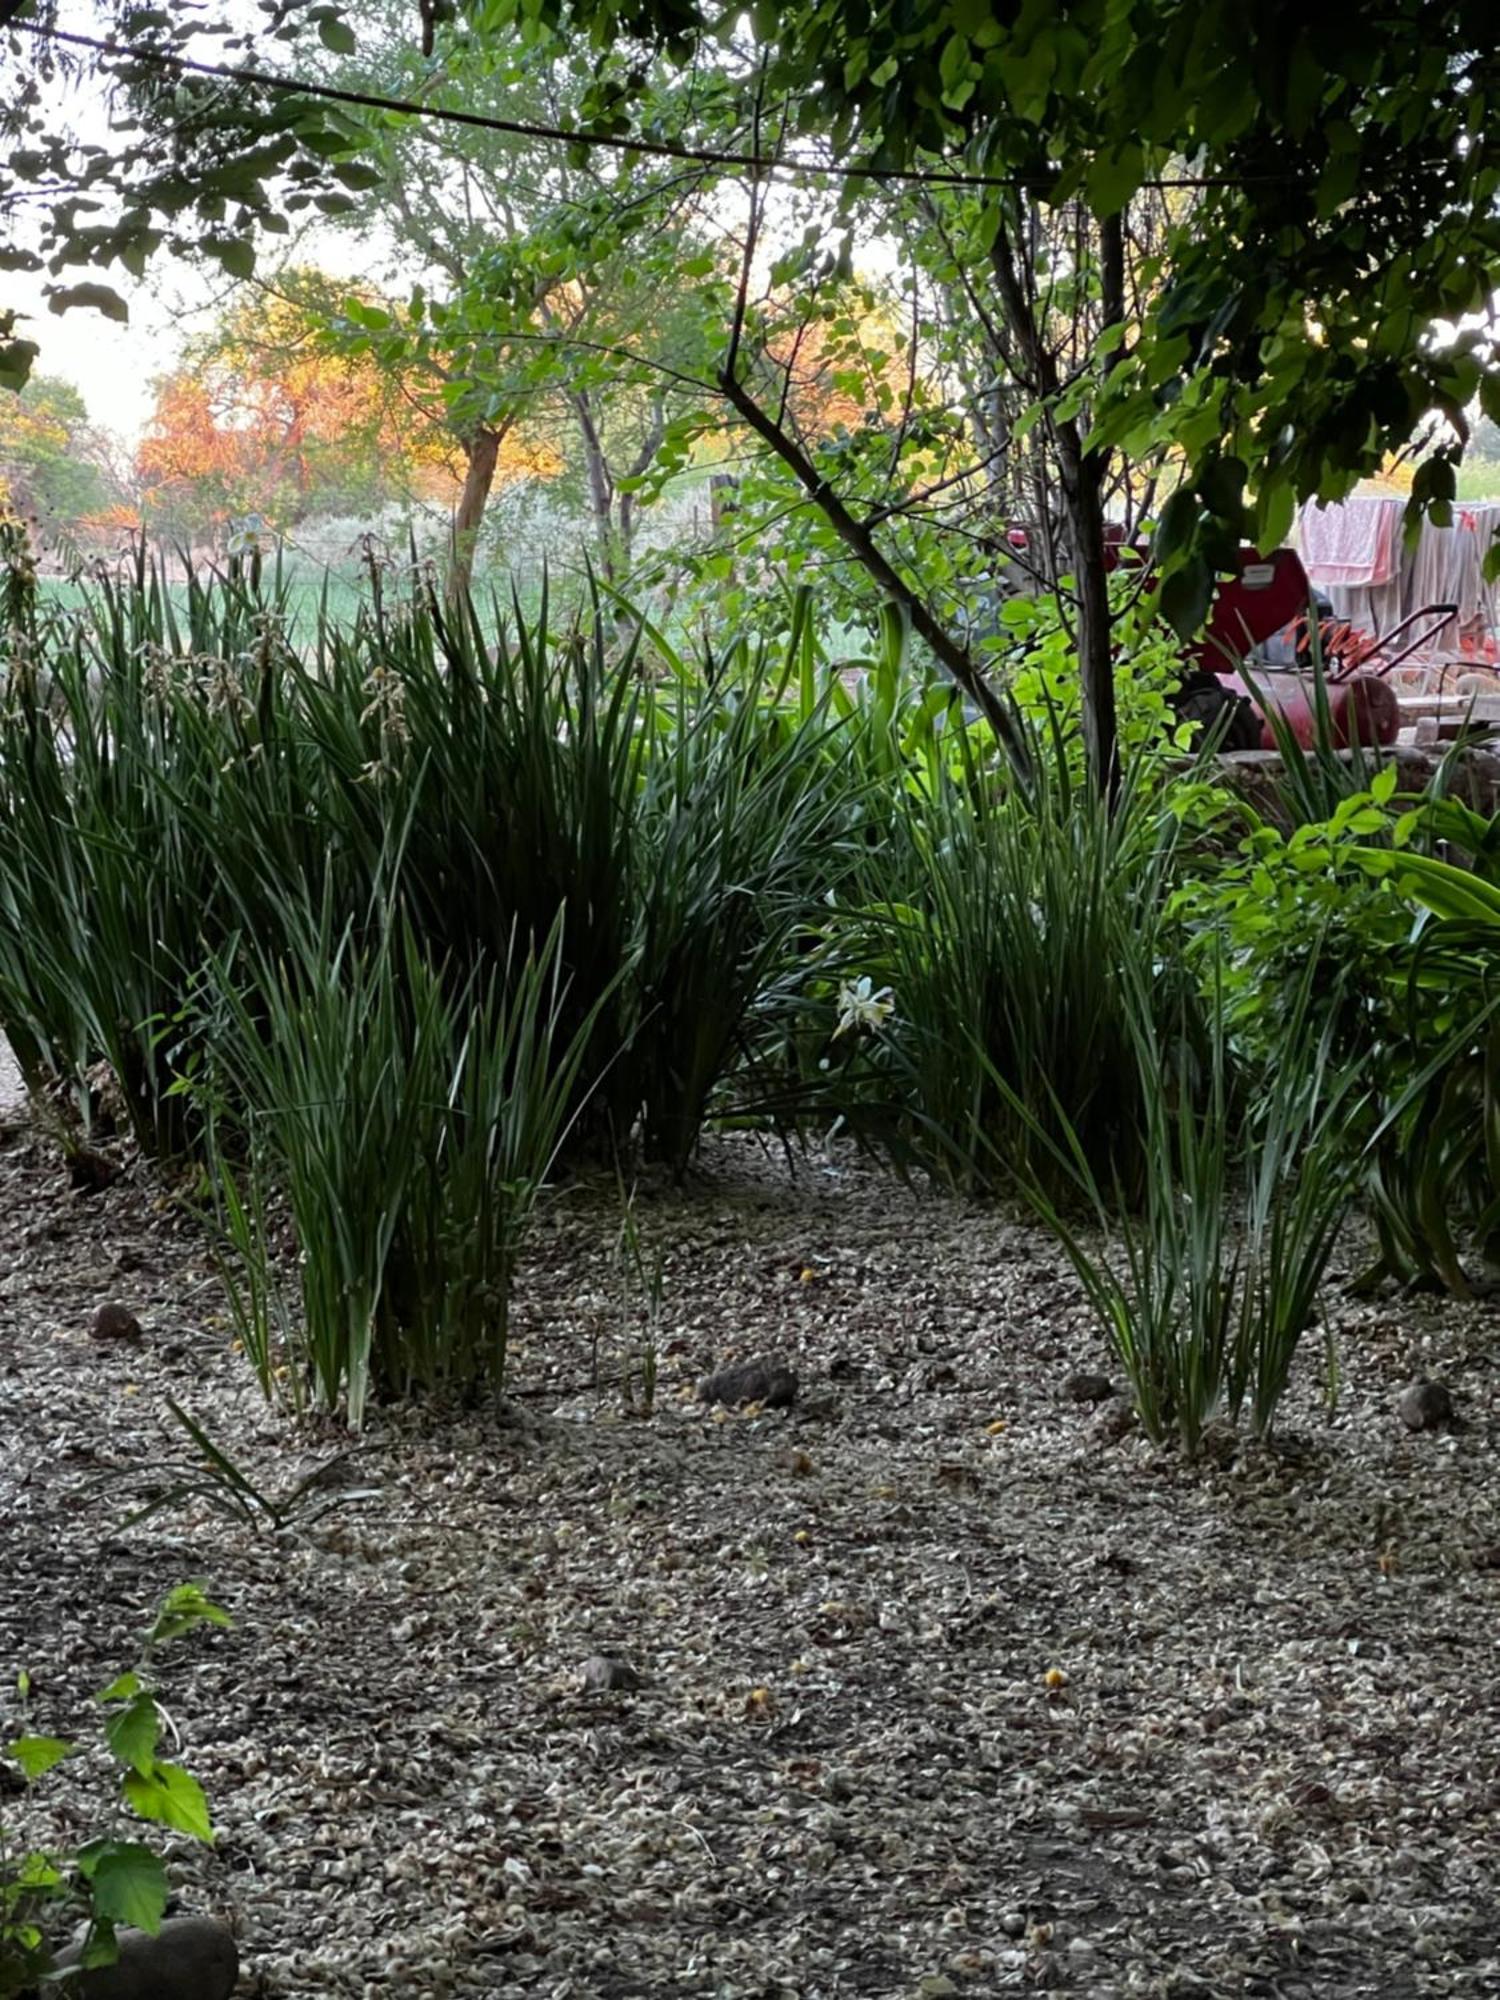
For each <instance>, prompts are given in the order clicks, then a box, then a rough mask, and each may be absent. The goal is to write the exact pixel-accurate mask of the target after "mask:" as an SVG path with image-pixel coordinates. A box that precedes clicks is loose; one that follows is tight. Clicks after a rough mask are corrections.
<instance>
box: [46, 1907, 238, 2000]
mask: <svg viewBox="0 0 1500 2000" xmlns="http://www.w3.org/2000/svg"><path fill="white" fill-rule="evenodd" d="M119 1946H120V1955H119V1957H118V1958H117V1959H116V1961H115V1963H114V1964H113V1965H101V1966H98V1967H96V1968H95V1970H94V1971H92V1972H85V1973H84V1974H83V1975H82V1977H81V1978H79V1979H78V1980H76V1981H75V1980H69V1981H68V1983H67V1985H66V1986H65V1987H61V1988H59V1989H58V1990H59V1991H60V1992H67V1993H74V1994H79V1995H81V1996H82V2000H229V1996H230V1994H231V1993H232V1992H233V1991H234V1983H235V1981H236V1980H237V1979H238V1978H239V1973H240V1954H239V1950H238V1948H237V1947H236V1945H235V1942H234V1938H233V1937H232V1936H231V1934H230V1931H229V1927H228V1925H226V1924H221V1923H218V1922H216V1921H215V1919H214V1918H212V1917H172V1918H169V1919H168V1920H167V1922H166V1923H164V1924H163V1925H162V1927H161V1929H160V1930H159V1931H158V1932H157V1934H156V1936H155V1937H150V1936H148V1935H147V1933H146V1932H145V1931H128V1930H122V1931H121V1932H120V1933H119ZM78 1954H79V1947H78V1946H77V1945H70V1946H69V1947H68V1949H67V1950H66V1951H61V1952H59V1953H58V1955H57V1965H58V1969H59V1970H65V1969H66V1968H67V1967H68V1966H70V1965H76V1964H77V1962H78Z"/></svg>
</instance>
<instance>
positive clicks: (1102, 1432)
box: [1093, 1396, 1135, 1444]
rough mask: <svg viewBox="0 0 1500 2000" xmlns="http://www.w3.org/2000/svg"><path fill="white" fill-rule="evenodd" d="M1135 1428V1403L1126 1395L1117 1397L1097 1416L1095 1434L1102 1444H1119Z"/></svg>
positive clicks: (1094, 1423) (1094, 1424)
mask: <svg viewBox="0 0 1500 2000" xmlns="http://www.w3.org/2000/svg"><path fill="white" fill-rule="evenodd" d="M1134 1429H1135V1405H1134V1404H1133V1403H1132V1402H1131V1401H1130V1400H1129V1398H1128V1397H1126V1396H1120V1397H1117V1398H1116V1400H1115V1401H1114V1402H1112V1403H1109V1404H1107V1405H1106V1406H1105V1407H1104V1408H1103V1409H1102V1410H1101V1411H1100V1412H1099V1414H1098V1416H1097V1417H1095V1419H1094V1422H1093V1432H1094V1436H1095V1437H1096V1438H1097V1439H1098V1440H1099V1442H1100V1443H1101V1444H1118V1443H1119V1442H1120V1440H1121V1438H1124V1437H1128V1436H1129V1435H1130V1433H1131V1432H1132V1431H1133V1430H1134Z"/></svg>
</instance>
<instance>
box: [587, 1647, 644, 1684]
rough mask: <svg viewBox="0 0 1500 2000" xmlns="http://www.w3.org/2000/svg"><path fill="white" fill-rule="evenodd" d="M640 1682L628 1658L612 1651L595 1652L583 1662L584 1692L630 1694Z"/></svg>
mask: <svg viewBox="0 0 1500 2000" xmlns="http://www.w3.org/2000/svg"><path fill="white" fill-rule="evenodd" d="M640 1684H641V1677H640V1675H639V1674H638V1673H637V1672H636V1670H635V1668H634V1667H633V1666H631V1664H630V1662H629V1660H622V1659H620V1658H619V1657H618V1656H617V1655H616V1654H614V1653H595V1654H594V1655H593V1656H592V1657H591V1658H589V1659H587V1660H585V1661H584V1663H583V1691H584V1693H585V1694H632V1693H634V1691H635V1690H636V1689H637V1688H638V1687H639V1686H640Z"/></svg>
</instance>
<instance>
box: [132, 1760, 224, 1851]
mask: <svg viewBox="0 0 1500 2000" xmlns="http://www.w3.org/2000/svg"><path fill="white" fill-rule="evenodd" d="M121 1789H122V1790H123V1791H124V1794H125V1796H126V1798H127V1799H128V1800H129V1801H130V1804H131V1806H132V1807H133V1808H134V1809H135V1811H136V1812H138V1813H139V1814H140V1816H141V1818H142V1819H149V1820H154V1821H156V1822H157V1823H158V1824H159V1825H161V1826H172V1827H176V1829H177V1831H178V1832H179V1833H187V1834H191V1835H192V1837H193V1839H194V1840H204V1841H212V1839H213V1837H214V1830H213V1823H212V1821H211V1820H210V1819H209V1816H208V1801H207V1800H206V1799H205V1798H204V1796H203V1787H202V1786H201V1785H200V1784H199V1783H198V1780H197V1779H196V1778H195V1777H193V1776H191V1774H190V1773H189V1772H187V1771H184V1770H183V1768H182V1766H181V1765H180V1764H157V1765H156V1766H155V1767H154V1768H153V1769H152V1771H151V1772H150V1774H149V1775H148V1776H145V1777H143V1776H142V1775H141V1773H140V1772H139V1771H127V1772H126V1774H125V1779H124V1783H123V1785H122V1787H121Z"/></svg>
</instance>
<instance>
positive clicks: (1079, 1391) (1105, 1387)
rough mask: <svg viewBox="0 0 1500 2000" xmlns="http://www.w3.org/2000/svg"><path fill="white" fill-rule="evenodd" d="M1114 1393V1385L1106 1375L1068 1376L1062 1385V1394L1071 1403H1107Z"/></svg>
mask: <svg viewBox="0 0 1500 2000" xmlns="http://www.w3.org/2000/svg"><path fill="white" fill-rule="evenodd" d="M1114 1393H1115V1385H1114V1383H1113V1382H1111V1381H1110V1379H1109V1377H1108V1376H1107V1375H1090V1374H1088V1373H1087V1372H1085V1373H1084V1374H1082V1375H1070V1376H1069V1377H1068V1379H1067V1381H1066V1382H1064V1383H1063V1394H1064V1395H1065V1396H1066V1397H1067V1398H1068V1400H1069V1401H1070V1402H1073V1403H1107V1402H1108V1401H1109V1399H1110V1397H1111V1396H1112V1395H1113V1394H1114Z"/></svg>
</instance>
